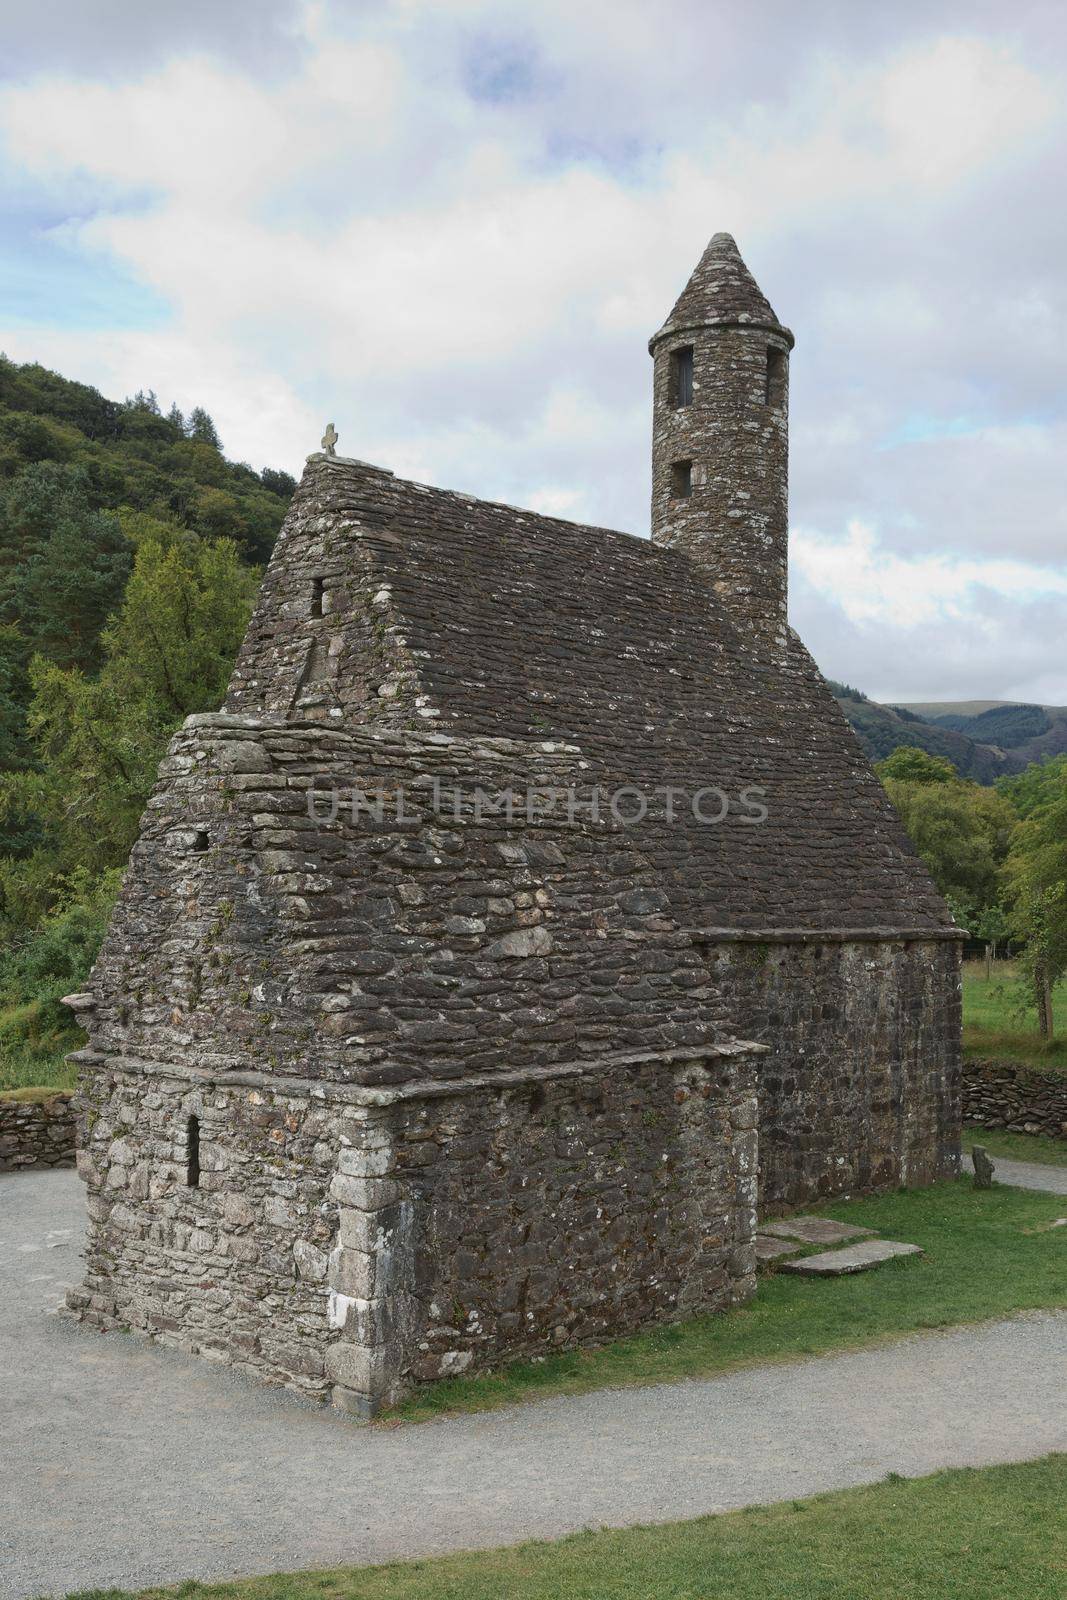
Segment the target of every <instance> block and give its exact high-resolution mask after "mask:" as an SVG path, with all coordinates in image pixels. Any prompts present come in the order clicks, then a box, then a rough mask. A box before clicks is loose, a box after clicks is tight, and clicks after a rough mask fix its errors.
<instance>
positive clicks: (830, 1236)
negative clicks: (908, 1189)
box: [759, 1217, 874, 1244]
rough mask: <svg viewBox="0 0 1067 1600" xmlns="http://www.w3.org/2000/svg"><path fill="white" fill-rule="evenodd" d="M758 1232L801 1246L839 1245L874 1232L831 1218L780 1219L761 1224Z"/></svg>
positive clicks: (870, 1229)
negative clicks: (790, 1240) (789, 1240)
mask: <svg viewBox="0 0 1067 1600" xmlns="http://www.w3.org/2000/svg"><path fill="white" fill-rule="evenodd" d="M759 1231H760V1233H770V1234H773V1235H774V1237H775V1238H776V1239H799V1240H800V1242H801V1244H841V1243H842V1242H843V1241H844V1240H845V1239H860V1238H867V1237H869V1236H870V1234H871V1233H872V1232H873V1231H874V1230H873V1229H872V1228H857V1227H856V1226H855V1225H854V1224H853V1223H849V1222H835V1221H834V1220H833V1218H832V1217H780V1218H779V1219H778V1221H777V1222H761V1223H760V1230H759Z"/></svg>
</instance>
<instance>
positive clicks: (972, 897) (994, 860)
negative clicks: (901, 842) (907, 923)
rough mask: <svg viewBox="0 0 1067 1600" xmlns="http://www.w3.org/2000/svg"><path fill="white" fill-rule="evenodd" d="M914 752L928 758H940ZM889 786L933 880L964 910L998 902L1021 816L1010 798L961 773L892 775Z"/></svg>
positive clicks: (983, 908)
mask: <svg viewBox="0 0 1067 1600" xmlns="http://www.w3.org/2000/svg"><path fill="white" fill-rule="evenodd" d="M898 753H899V752H898ZM916 753H917V754H920V755H922V757H923V760H924V761H928V760H931V759H933V760H935V761H936V760H937V758H936V757H933V758H931V757H928V756H926V755H925V754H923V752H921V751H920V752H916ZM889 759H890V761H892V759H893V758H892V757H890V758H889ZM887 764H888V763H885V762H883V763H880V766H885V765H887ZM885 788H886V792H887V794H888V795H889V798H890V799H891V800H892V802H893V804H894V806H895V807H896V809H897V812H898V813H899V816H900V820H901V822H902V823H903V824H904V830H905V832H906V833H907V835H908V837H909V838H910V839H911V842H912V844H913V845H914V846H915V849H916V850H917V851H918V853H919V855H920V856H921V857H922V859H923V861H924V862H925V864H926V866H927V868H928V869H929V872H930V875H931V877H932V878H933V880H934V882H935V883H936V884H937V886H938V888H939V889H940V890H941V893H942V894H943V895H945V896H946V897H948V898H949V899H951V900H952V901H953V903H954V905H955V906H956V907H957V908H958V909H959V910H960V912H961V914H965V915H967V916H968V917H969V918H970V919H973V918H974V917H975V916H976V915H977V916H981V915H982V914H983V913H984V912H986V911H987V910H989V909H990V908H991V907H993V906H995V905H997V904H998V903H999V898H1000V869H1001V867H1002V865H1003V863H1004V861H1005V859H1006V858H1007V855H1008V852H1009V850H1010V848H1011V843H1012V836H1013V833H1014V830H1015V827H1016V824H1017V820H1018V819H1017V817H1016V814H1015V809H1014V807H1013V806H1012V804H1011V802H1010V801H1009V800H1008V799H1007V798H1006V797H1005V796H1003V795H998V794H997V793H996V792H995V791H994V790H992V789H985V788H983V787H982V786H981V785H980V784H977V783H966V782H964V781H963V780H961V779H958V778H957V779H955V780H954V781H951V782H944V781H940V782H930V781H927V780H926V779H925V778H920V779H918V780H915V781H907V782H903V781H901V780H899V779H895V778H889V779H887V780H886V781H885Z"/></svg>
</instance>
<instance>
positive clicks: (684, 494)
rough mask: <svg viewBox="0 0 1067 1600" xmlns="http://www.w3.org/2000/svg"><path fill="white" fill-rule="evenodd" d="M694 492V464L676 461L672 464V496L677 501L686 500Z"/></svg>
mask: <svg viewBox="0 0 1067 1600" xmlns="http://www.w3.org/2000/svg"><path fill="white" fill-rule="evenodd" d="M692 492H693V463H692V462H691V461H675V462H673V463H672V464H671V494H672V495H673V496H674V498H675V499H676V500H685V499H687V498H688V497H689V495H691V494H692Z"/></svg>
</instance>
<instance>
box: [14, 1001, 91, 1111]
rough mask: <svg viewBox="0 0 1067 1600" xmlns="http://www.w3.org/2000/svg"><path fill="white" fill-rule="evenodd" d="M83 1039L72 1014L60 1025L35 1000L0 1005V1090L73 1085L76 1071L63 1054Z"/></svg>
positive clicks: (74, 1048)
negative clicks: (73, 1024) (14, 1004)
mask: <svg viewBox="0 0 1067 1600" xmlns="http://www.w3.org/2000/svg"><path fill="white" fill-rule="evenodd" d="M83 1042H84V1035H83V1034H82V1033H81V1030H80V1029H78V1028H74V1027H72V1026H71V1019H70V1018H69V1017H65V1018H64V1019H63V1022H62V1024H61V1025H60V1026H57V1025H56V1024H55V1022H54V1021H53V1020H51V1018H49V1015H48V1010H47V1009H46V1008H45V1007H43V1006H42V1005H41V1004H40V1002H38V1001H36V1000H31V1001H28V1002H27V1003H26V1004H24V1005H18V1006H4V1007H0V1094H3V1092H4V1091H5V1090H6V1089H29V1088H51V1089H73V1087H74V1080H75V1077H76V1072H75V1069H74V1068H73V1067H72V1066H71V1065H70V1063H69V1062H68V1061H65V1060H64V1055H65V1053H66V1051H68V1050H76V1049H77V1048H78V1046H79V1044H81V1043H83Z"/></svg>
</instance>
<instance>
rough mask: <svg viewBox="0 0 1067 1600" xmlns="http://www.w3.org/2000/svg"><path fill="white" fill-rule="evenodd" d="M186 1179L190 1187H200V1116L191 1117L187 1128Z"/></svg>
mask: <svg viewBox="0 0 1067 1600" xmlns="http://www.w3.org/2000/svg"><path fill="white" fill-rule="evenodd" d="M185 1181H186V1184H187V1185H188V1187H189V1188H190V1189H199V1187H200V1118H199V1117H190V1118H189V1123H188V1126H187V1128H186V1130H185Z"/></svg>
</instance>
